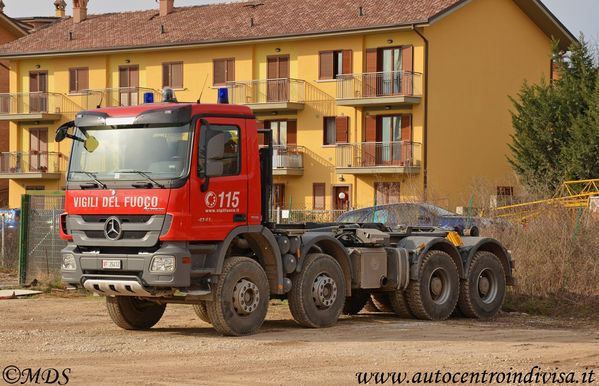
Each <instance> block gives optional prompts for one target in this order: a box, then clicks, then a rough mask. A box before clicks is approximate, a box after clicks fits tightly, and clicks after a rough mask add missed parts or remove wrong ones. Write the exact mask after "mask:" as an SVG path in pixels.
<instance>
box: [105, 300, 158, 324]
mask: <svg viewBox="0 0 599 386" xmlns="http://www.w3.org/2000/svg"><path fill="white" fill-rule="evenodd" d="M106 308H107V309H108V315H110V318H111V319H112V321H113V322H114V324H116V325H117V326H119V327H120V328H123V329H125V330H147V329H149V328H150V327H152V326H153V325H155V324H156V323H158V321H159V320H160V318H162V315H163V314H164V310H165V309H166V304H157V303H154V302H151V301H148V300H141V299H138V298H136V297H134V296H107V297H106Z"/></svg>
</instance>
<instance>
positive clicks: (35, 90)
mask: <svg viewBox="0 0 599 386" xmlns="http://www.w3.org/2000/svg"><path fill="white" fill-rule="evenodd" d="M29 92H30V93H31V94H30V95H29V111H30V112H32V113H46V112H48V94H47V92H48V71H31V72H30V73H29Z"/></svg>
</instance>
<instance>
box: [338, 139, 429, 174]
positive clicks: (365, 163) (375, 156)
mask: <svg viewBox="0 0 599 386" xmlns="http://www.w3.org/2000/svg"><path fill="white" fill-rule="evenodd" d="M420 159H421V158H420V144H419V143H416V142H410V141H395V142H361V143H347V144H338V145H337V149H336V158H335V167H336V168H337V171H338V172H345V173H377V172H381V173H385V172H388V173H402V172H403V173H415V172H418V170H419V169H420ZM374 168H376V170H375V169H374Z"/></svg>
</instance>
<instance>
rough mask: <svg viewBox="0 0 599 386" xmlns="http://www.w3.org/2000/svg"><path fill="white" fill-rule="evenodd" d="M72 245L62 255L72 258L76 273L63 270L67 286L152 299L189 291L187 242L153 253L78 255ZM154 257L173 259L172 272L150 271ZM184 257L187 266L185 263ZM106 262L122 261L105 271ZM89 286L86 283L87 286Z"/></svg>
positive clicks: (177, 243) (167, 244)
mask: <svg viewBox="0 0 599 386" xmlns="http://www.w3.org/2000/svg"><path fill="white" fill-rule="evenodd" d="M76 251H77V246H76V245H75V244H73V243H69V244H68V245H67V246H66V247H65V248H64V249H63V250H62V251H61V252H62V254H63V255H65V254H70V255H73V257H74V258H75V262H76V268H75V270H74V271H65V270H62V281H63V282H64V283H68V284H72V285H77V286H82V287H85V288H87V289H90V290H92V291H95V292H98V293H101V294H106V295H130V296H152V295H156V294H159V293H161V292H162V293H163V292H164V291H165V290H169V289H172V288H188V287H189V286H190V278H191V264H190V259H189V258H190V256H191V253H190V252H189V249H188V248H187V246H186V243H185V242H167V243H164V244H163V245H162V246H161V247H160V249H158V250H157V251H156V252H154V253H138V254H119V253H95V252H84V253H78V252H76ZM155 256H174V257H175V270H174V271H173V272H168V273H166V272H160V273H156V272H150V264H151V261H152V258H153V257H155ZM184 258H185V263H184ZM104 260H119V261H120V262H121V263H120V266H121V267H120V268H119V269H106V268H103V261H104ZM86 283H87V284H86Z"/></svg>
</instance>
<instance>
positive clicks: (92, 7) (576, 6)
mask: <svg viewBox="0 0 599 386" xmlns="http://www.w3.org/2000/svg"><path fill="white" fill-rule="evenodd" d="M3 1H4V3H5V4H6V8H5V9H4V12H5V13H6V14H7V15H9V16H12V17H25V16H53V15H54V6H53V2H54V1H53V0H3ZM66 1H67V4H68V6H67V14H71V13H72V12H71V8H72V0H66ZM229 1H230V0H229ZM495 1H497V0H495ZM542 1H543V3H544V4H545V5H546V6H547V8H549V9H550V10H551V12H553V14H554V15H556V16H557V17H558V18H559V19H560V20H561V22H562V23H563V24H564V25H565V26H566V27H568V29H569V30H570V31H571V32H572V33H573V34H574V35H575V36H576V37H578V35H579V34H580V32H581V31H582V32H583V33H584V35H585V37H586V38H587V40H588V41H590V42H591V44H592V45H594V46H598V45H599V22H597V20H598V19H599V0H542ZM222 2H224V0H209V1H207V0H175V6H188V5H198V4H207V3H222ZM150 8H158V4H157V1H156V0H90V1H89V4H88V9H89V13H106V12H120V11H133V10H139V9H150Z"/></svg>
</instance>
